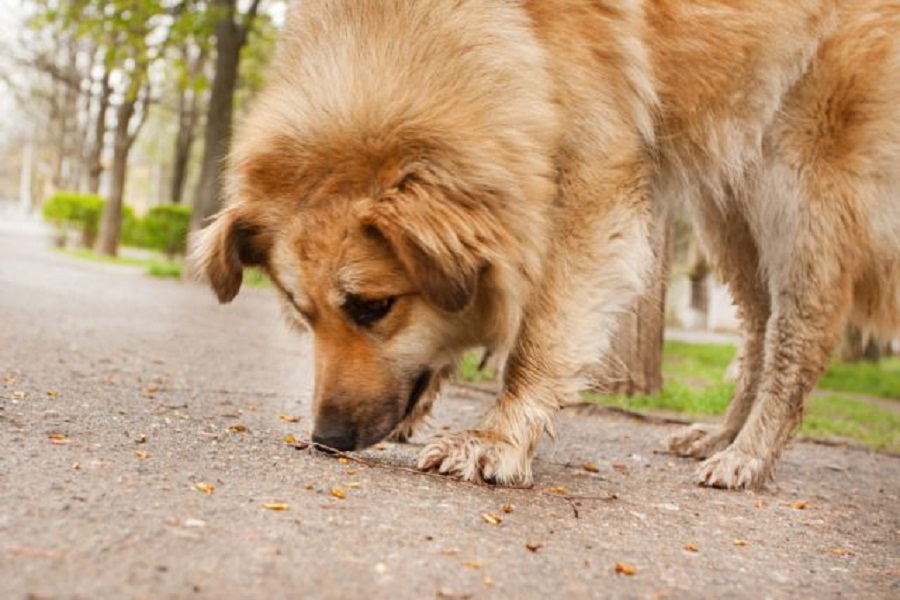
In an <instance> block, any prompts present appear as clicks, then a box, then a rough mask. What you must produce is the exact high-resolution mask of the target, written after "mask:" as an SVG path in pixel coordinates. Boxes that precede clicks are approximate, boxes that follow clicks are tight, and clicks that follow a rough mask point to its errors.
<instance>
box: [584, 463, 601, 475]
mask: <svg viewBox="0 0 900 600" xmlns="http://www.w3.org/2000/svg"><path fill="white" fill-rule="evenodd" d="M581 468H582V469H584V470H585V471H587V472H588V473H599V472H600V467H598V466H597V465H595V464H594V463H584V464H583V465H581Z"/></svg>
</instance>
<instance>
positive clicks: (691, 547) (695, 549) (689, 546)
mask: <svg viewBox="0 0 900 600" xmlns="http://www.w3.org/2000/svg"><path fill="white" fill-rule="evenodd" d="M684 549H685V550H687V551H688V552H699V551H700V548H698V547H697V544H694V543H693V542H689V543H687V544H685V545H684Z"/></svg>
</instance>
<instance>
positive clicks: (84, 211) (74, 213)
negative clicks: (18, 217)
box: [41, 192, 104, 248]
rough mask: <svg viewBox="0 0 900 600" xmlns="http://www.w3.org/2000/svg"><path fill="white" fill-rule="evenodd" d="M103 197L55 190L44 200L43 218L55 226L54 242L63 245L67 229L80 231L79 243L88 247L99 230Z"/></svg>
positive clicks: (91, 244) (92, 243) (94, 239)
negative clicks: (55, 236) (55, 235)
mask: <svg viewBox="0 0 900 600" xmlns="http://www.w3.org/2000/svg"><path fill="white" fill-rule="evenodd" d="M103 205H104V202H103V198H101V197H100V196H98V195H96V194H78V193H75V192H57V193H55V194H54V195H53V196H52V197H51V198H50V199H49V200H47V201H46V202H44V206H43V207H42V209H41V210H42V214H43V215H44V219H46V220H47V221H49V222H50V223H53V224H54V225H55V226H56V231H57V238H56V243H57V244H58V245H60V246H63V245H65V243H66V237H67V232H68V230H69V229H70V228H71V229H76V230H78V231H80V232H81V245H82V246H84V247H85V248H90V247H92V246H93V245H94V242H95V241H96V239H97V232H98V231H100V217H101V216H102V215H103Z"/></svg>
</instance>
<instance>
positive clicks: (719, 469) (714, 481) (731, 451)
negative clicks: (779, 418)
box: [697, 446, 769, 490]
mask: <svg viewBox="0 0 900 600" xmlns="http://www.w3.org/2000/svg"><path fill="white" fill-rule="evenodd" d="M768 475H769V471H768V469H767V468H766V463H765V461H764V460H763V459H761V458H758V457H755V456H751V455H749V454H747V453H745V452H742V451H740V450H738V449H736V448H734V447H733V446H732V447H730V448H728V449H726V450H723V451H721V452H718V453H717V454H715V455H713V456H712V457H711V458H709V459H707V460H706V461H704V462H703V464H702V465H700V468H699V469H698V471H697V479H698V483H699V484H700V485H703V486H707V487H715V488H723V489H731V490H738V489H758V488H760V487H762V486H763V484H764V483H765V482H766V480H767V479H768Z"/></svg>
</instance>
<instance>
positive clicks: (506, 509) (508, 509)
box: [500, 503, 516, 514]
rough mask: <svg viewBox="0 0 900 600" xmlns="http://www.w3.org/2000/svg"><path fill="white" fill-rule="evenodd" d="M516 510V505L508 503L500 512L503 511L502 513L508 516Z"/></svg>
mask: <svg viewBox="0 0 900 600" xmlns="http://www.w3.org/2000/svg"><path fill="white" fill-rule="evenodd" d="M515 509H516V507H515V506H514V505H512V504H508V503H507V504H504V505H503V506H501V507H500V510H502V511H503V512H505V513H506V514H509V513H511V512H512V511H514V510H515Z"/></svg>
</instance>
